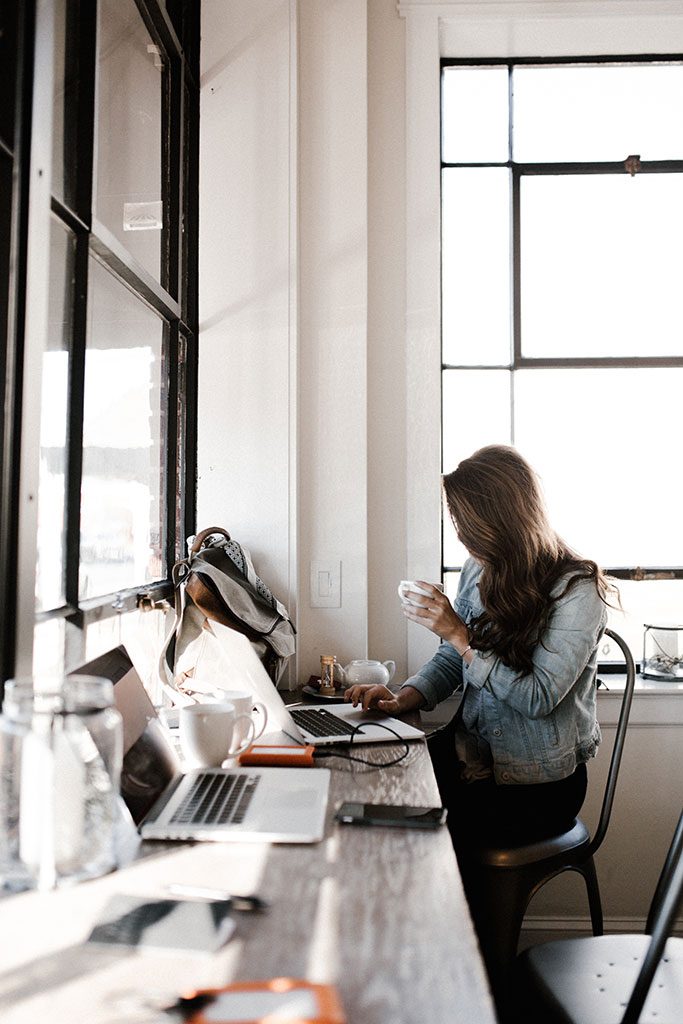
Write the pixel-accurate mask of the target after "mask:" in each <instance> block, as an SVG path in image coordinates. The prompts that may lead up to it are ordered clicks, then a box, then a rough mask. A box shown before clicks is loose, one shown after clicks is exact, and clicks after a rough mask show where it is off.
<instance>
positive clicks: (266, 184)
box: [197, 0, 297, 615]
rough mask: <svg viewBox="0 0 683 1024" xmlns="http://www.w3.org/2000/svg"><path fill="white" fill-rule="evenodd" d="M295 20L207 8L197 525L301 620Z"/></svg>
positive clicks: (279, 3)
mask: <svg viewBox="0 0 683 1024" xmlns="http://www.w3.org/2000/svg"><path fill="white" fill-rule="evenodd" d="M295 44H296V37H295V25H294V24H293V17H292V12H291V11H290V5H289V3H287V0H284V2H283V0H259V2H258V3H253V2H252V0H205V2H204V3H203V5H202V41H201V45H202V62H201V122H200V124H201V138H200V146H201V168H200V250H199V273H200V310H199V317H200V351H199V450H198V476H199V487H198V519H197V523H198V528H199V529H203V528H204V527H206V526H224V527H226V528H227V529H228V530H229V531H230V532H231V533H232V534H233V535H234V537H235V539H236V540H238V541H239V542H240V543H243V544H245V545H246V546H247V547H248V548H249V549H250V550H251V552H252V555H253V557H254V560H255V563H256V567H257V570H258V571H260V572H261V574H262V576H263V577H264V579H265V580H266V581H267V582H268V583H269V585H270V586H271V587H272V589H273V590H274V592H275V593H276V594H277V596H278V597H279V598H280V599H281V600H282V601H283V602H284V603H285V604H287V606H288V607H289V608H290V611H291V612H292V614H293V615H296V610H297V609H296V572H295V569H296V566H295V562H294V556H295V549H294V541H295V531H296V516H295V511H296V501H295V498H296V413H297V410H296V403H295V396H296V387H297V368H296V329H295V326H294V327H292V324H293V323H294V324H295V314H296V259H295V252H296V250H295V247H294V245H293V241H294V239H295V234H296V220H295V216H296V196H297V192H296V187H295V180H294V178H293V175H294V174H295V173H296V164H295V163H294V162H293V157H294V155H295V148H296V112H295V109H293V104H295V102H296V92H295V89H293V86H292V75H293V74H294V73H295V70H296V69H295V64H294V60H295Z"/></svg>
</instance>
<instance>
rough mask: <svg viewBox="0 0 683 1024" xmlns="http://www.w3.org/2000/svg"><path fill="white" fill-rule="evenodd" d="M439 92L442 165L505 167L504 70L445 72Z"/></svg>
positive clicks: (506, 137) (477, 68) (505, 109)
mask: <svg viewBox="0 0 683 1024" xmlns="http://www.w3.org/2000/svg"><path fill="white" fill-rule="evenodd" d="M441 88H442V94H441V102H442V121H441V123H442V140H443V160H444V162H445V163H505V162H506V161H507V159H508V133H509V116H508V109H509V107H508V70H507V68H506V67H452V68H444V69H443V74H442V76H441Z"/></svg>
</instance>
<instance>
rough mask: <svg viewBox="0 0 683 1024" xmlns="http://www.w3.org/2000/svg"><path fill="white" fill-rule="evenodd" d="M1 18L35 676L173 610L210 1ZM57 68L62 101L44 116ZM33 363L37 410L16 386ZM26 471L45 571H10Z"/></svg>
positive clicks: (16, 441)
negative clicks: (21, 553) (39, 260)
mask: <svg viewBox="0 0 683 1024" xmlns="http://www.w3.org/2000/svg"><path fill="white" fill-rule="evenodd" d="M2 18H3V24H2V25H0V29H1V30H2V31H0V42H2V44H3V48H6V49H7V56H9V55H10V54H11V55H12V57H13V60H12V62H11V63H10V65H9V70H10V72H11V78H10V80H11V81H12V84H13V87H14V96H13V97H12V100H11V101H8V102H7V104H6V105H3V107H2V109H0V135H1V141H2V145H1V147H0V173H1V174H2V176H3V192H2V206H1V207H0V217H2V219H3V222H4V221H5V220H7V219H9V220H10V221H11V230H10V231H8V232H4V231H3V232H2V241H0V246H1V247H2V261H3V262H2V264H1V265H0V270H2V277H1V278H0V288H2V289H7V295H8V300H7V304H6V307H7V309H8V310H9V312H6V311H5V303H3V307H2V310H3V317H2V322H0V327H2V329H3V335H4V334H5V333H6V334H7V341H8V345H7V348H8V352H9V356H8V357H7V359H6V362H5V378H4V381H3V386H4V388H5V403H6V407H8V406H9V407H10V408H12V409H13V416H12V417H11V418H10V419H8V417H7V416H6V417H5V421H4V427H5V437H4V447H3V467H2V468H3V507H4V509H5V518H4V520H3V523H2V538H1V541H2V547H3V570H4V579H5V582H4V586H5V598H6V600H5V602H4V607H3V609H2V633H3V678H7V676H8V675H11V674H13V672H14V667H15V662H16V647H17V635H16V634H17V622H18V618H17V609H18V608H20V607H21V604H22V602H25V601H26V597H27V590H30V591H31V594H33V592H34V591H35V598H34V602H35V612H36V615H35V638H34V644H33V666H34V668H35V670H36V671H46V672H54V671H59V670H60V669H63V668H67V669H69V668H71V667H73V665H75V664H78V663H79V662H80V661H82V660H84V659H85V658H86V657H90V656H92V655H93V654H94V653H97V652H98V650H99V649H101V648H102V647H103V646H111V645H112V643H116V642H120V641H121V640H122V639H125V638H126V631H127V629H128V628H129V627H130V620H131V619H132V618H133V617H137V615H138V612H137V609H138V608H139V607H141V606H144V607H152V606H155V605H162V604H163V600H164V597H165V596H167V595H168V593H169V585H168V578H169V575H170V568H171V566H172V565H173V562H174V561H175V560H176V559H177V558H178V557H180V556H181V553H182V551H183V547H184V538H185V536H186V535H187V533H189V532H192V530H193V528H194V466H195V456H194V450H195V408H196V400H195V394H194V389H195V381H196V337H197V301H196V296H197V287H196V275H197V258H196V253H197V235H196V229H197V216H196V205H197V204H196V197H197V157H198V154H197V137H198V136H197V127H198V80H197V71H198V41H199V3H198V2H195V0H168V2H166V3H164V2H162V0H98V2H97V3H94V2H90V0H51V2H49V3H45V4H36V3H34V2H28V3H24V2H19V0H14V2H10V3H8V4H3V15H2ZM46 55H47V56H49V58H50V59H49V60H47V61H46V60H45V57H46ZM50 65H51V95H52V110H51V112H50V111H45V110H44V109H43V112H42V115H41V116H40V117H38V118H37V117H36V109H37V107H38V106H39V104H38V103H37V99H38V98H39V90H40V89H45V87H46V85H45V82H46V77H49V68H50ZM5 67H7V64H5ZM15 110H16V111H18V114H17V116H16V117H15V113H14V112H15ZM41 147H42V149H43V151H45V150H46V149H47V153H48V156H49V154H50V153H51V169H50V189H49V196H48V202H47V203H44V204H43V207H42V208H41V199H40V192H39V189H37V188H36V184H35V171H36V166H37V165H36V159H37V158H36V155H35V154H36V153H40V151H41ZM48 164H49V160H48ZM39 174H40V176H41V177H42V175H43V171H42V169H41V171H40V172H39ZM12 176H13V178H12ZM11 180H13V181H14V190H13V191H12V189H11V188H10V189H9V191H7V190H6V189H5V188H4V183H5V181H7V182H8V183H9V182H10V181H11ZM8 197H10V198H8ZM40 244H42V247H43V249H44V254H45V255H44V259H45V260H46V261H47V270H46V273H45V275H44V282H42V293H41V281H40V280H39V279H38V278H39V277H40V275H39V274H36V272H35V270H36V262H35V260H33V262H32V259H31V252H32V251H35V248H36V245H40ZM2 294H3V295H4V294H5V293H4V292H3V293H2ZM27 295H29V296H30V297H31V298H30V301H31V302H32V303H33V304H34V305H35V297H36V296H38V299H39V300H40V301H42V302H44V308H45V311H46V315H45V317H44V320H43V322H42V324H41V323H40V322H39V321H38V320H37V319H36V320H35V321H34V322H35V324H37V326H38V327H39V328H40V327H42V331H41V330H37V331H33V332H31V331H29V330H28V329H27V327H26V321H27V313H26V309H25V306H26V304H27V298H26V297H27ZM36 354H38V363H37V365H38V367H39V376H40V389H39V393H40V400H39V402H38V403H37V406H36V407H37V408H39V415H38V414H35V409H34V408H33V407H31V406H30V403H27V402H26V397H25V396H26V381H25V372H26V367H28V366H29V365H31V361H32V360H33V364H32V365H36V363H35V360H36ZM22 396H23V397H22ZM32 408H33V414H32V412H31V409H32ZM38 419H39V421H40V422H39V423H37V422H34V420H36V421H37V420H38ZM34 462H35V475H36V480H37V502H36V504H37V512H36V514H35V531H34V538H33V541H34V546H35V565H36V572H35V580H34V579H33V578H28V579H26V578H24V577H23V576H22V577H21V578H19V579H17V573H16V572H15V573H14V574H13V571H12V570H13V551H14V550H15V549H16V545H17V538H18V537H19V536H20V534H21V530H20V524H19V523H18V522H17V518H18V516H19V515H20V514H21V505H20V503H19V502H18V500H17V499H18V496H19V494H20V482H19V479H18V470H17V465H18V464H21V465H22V466H23V465H24V464H26V465H28V466H29V467H30V466H31V465H32V464H33V463H34ZM7 509H14V513H12V512H9V513H8V512H7ZM24 543H25V541H24ZM14 568H16V566H14ZM8 580H9V583H8V582H7V581H8ZM152 618H154V617H152ZM157 618H160V617H157ZM161 628H163V624H161Z"/></svg>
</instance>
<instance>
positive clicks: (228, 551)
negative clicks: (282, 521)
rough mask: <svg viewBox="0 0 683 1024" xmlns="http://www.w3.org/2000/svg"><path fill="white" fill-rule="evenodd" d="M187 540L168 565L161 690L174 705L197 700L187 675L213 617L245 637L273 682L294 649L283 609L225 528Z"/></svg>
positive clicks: (292, 631) (293, 632)
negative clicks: (184, 550) (169, 597)
mask: <svg viewBox="0 0 683 1024" xmlns="http://www.w3.org/2000/svg"><path fill="white" fill-rule="evenodd" d="M190 542H191V547H190V551H189V555H188V557H187V558H183V559H181V560H180V561H179V562H176V564H175V565H174V566H173V572H172V579H173V586H174V590H175V611H176V615H175V622H174V624H173V627H172V629H171V632H170V633H169V635H168V637H167V639H166V641H165V643H164V646H163V650H162V653H161V658H160V663H159V672H160V676H161V682H162V685H163V687H164V690H165V691H166V692H167V694H168V695H169V696H170V697H171V698H172V699H173V701H174V703H188V702H191V701H193V700H195V699H197V697H198V695H199V694H198V693H197V692H196V691H194V690H193V687H192V677H193V674H194V670H195V668H196V665H197V661H198V658H199V654H200V652H201V649H202V645H203V643H204V640H205V638H206V633H207V629H208V632H209V633H210V621H212V620H213V621H216V622H220V623H221V624H222V625H223V626H228V627H230V628H231V629H235V630H237V631H238V632H239V633H243V634H244V635H245V636H247V637H248V638H249V640H250V642H251V644H252V646H253V647H254V649H255V650H256V653H257V654H258V656H259V658H260V660H261V661H262V663H263V665H264V667H265V669H266V671H267V672H268V675H269V676H270V678H271V679H272V681H273V683H274V684H277V682H278V680H279V679H280V677H281V676H282V673H283V672H284V669H285V667H286V664H287V660H288V658H290V657H291V655H292V654H294V651H295V649H296V647H295V636H296V630H295V628H294V624H293V622H292V621H291V619H290V617H289V614H288V612H287V609H286V608H285V607H284V605H282V604H281V603H280V602H279V601H278V600H277V598H276V597H274V595H273V594H272V593H271V591H270V590H269V589H268V587H267V586H266V584H265V583H264V582H263V580H261V579H260V577H259V576H258V575H257V573H256V570H255V569H254V565H253V563H252V561H251V557H250V555H249V552H248V551H247V550H246V548H243V547H242V546H241V545H240V544H238V543H237V542H236V541H234V540H232V539H231V537H230V534H229V533H228V532H227V530H224V529H223V528H222V527H220V526H210V527H209V528H208V529H206V530H202V531H201V533H198V534H197V536H196V537H195V538H194V539H192V538H190V539H189V540H188V544H189V543H190ZM200 692H201V691H200Z"/></svg>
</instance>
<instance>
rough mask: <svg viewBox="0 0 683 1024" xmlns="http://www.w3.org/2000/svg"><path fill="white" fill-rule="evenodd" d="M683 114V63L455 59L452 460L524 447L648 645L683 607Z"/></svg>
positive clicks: (446, 461) (448, 300) (450, 78)
mask: <svg viewBox="0 0 683 1024" xmlns="http://www.w3.org/2000/svg"><path fill="white" fill-rule="evenodd" d="M682 112H683V58H658V59H657V60H656V61H652V60H646V59H643V58H632V59H631V58H623V57H620V58H615V59H613V60H607V59H604V60H603V59H600V60H598V61H591V62H584V61H581V62H578V61H576V60H573V61H570V60H562V61H559V60H554V61H552V62H546V63H542V62H540V61H538V60H535V61H532V60H517V61H515V62H506V61H477V62H476V63H473V62H458V61H445V62H444V63H443V66H442V119H441V123H442V353H443V355H442V362H443V370H442V373H443V376H442V393H443V468H444V471H445V472H447V471H449V470H450V469H453V468H454V467H455V465H457V463H458V462H459V461H460V459H462V458H463V457H466V456H467V455H468V454H470V453H471V452H472V451H474V450H475V449H476V448H478V447H480V446H481V445H484V444H490V443H508V444H509V443H512V444H515V445H516V446H517V447H518V448H519V450H520V451H521V452H522V453H523V454H524V455H525V456H526V457H527V458H528V459H529V461H530V462H531V463H532V464H533V465H534V466H535V468H536V469H537V470H538V472H539V474H540V476H541V479H542V483H543V486H544V490H545V493H546V497H547V499H548V504H549V507H550V512H551V516H552V520H553V522H554V524H555V525H556V527H557V529H558V530H559V532H560V533H561V534H562V535H563V536H564V537H565V539H566V540H567V541H568V542H569V543H570V544H571V545H572V546H573V547H575V548H576V549H578V550H579V551H580V552H582V553H583V554H585V555H586V556H588V557H592V558H594V559H595V560H596V561H598V562H599V563H600V564H601V565H602V566H603V567H605V568H606V569H607V570H608V571H609V572H610V573H612V574H613V575H614V576H616V577H618V578H619V580H620V581H621V583H620V590H621V595H622V601H623V604H624V607H625V609H626V613H627V616H626V619H624V618H623V617H622V616H621V615H618V616H615V617H614V621H613V623H612V624H613V625H614V626H615V628H616V629H618V630H619V631H620V632H622V633H624V634H625V635H626V636H627V638H628V640H629V642H630V644H631V645H632V648H633V650H634V653H635V654H636V656H638V655H639V653H640V649H641V647H642V636H643V624H644V623H646V622H659V621H662V620H663V621H668V622H670V621H672V620H673V621H676V622H680V621H681V616H682V615H683V550H682V543H681V528H680V509H681V505H682V504H683V477H681V475H680V473H678V472H677V468H676V467H677V459H678V455H679V453H680V451H681V448H682V442H683V419H682V418H681V415H680V411H679V410H680V399H679V397H678V396H680V394H681V388H682V387H683V291H682V290H681V287H680V280H681V277H682V275H683V257H682V256H681V251H682V250H681V246H680V239H681V237H682V236H683V113H682ZM443 550H444V557H443V566H444V574H445V577H446V581H447V585H448V589H449V591H452V590H453V589H454V588H455V585H456V583H457V576H458V571H459V568H460V566H461V565H462V561H463V559H464V557H465V554H466V553H465V551H464V549H463V548H462V547H461V546H460V545H459V544H458V542H457V538H456V537H455V534H454V531H453V530H452V527H451V524H450V523H449V522H447V521H446V522H445V523H444V541H443Z"/></svg>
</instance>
